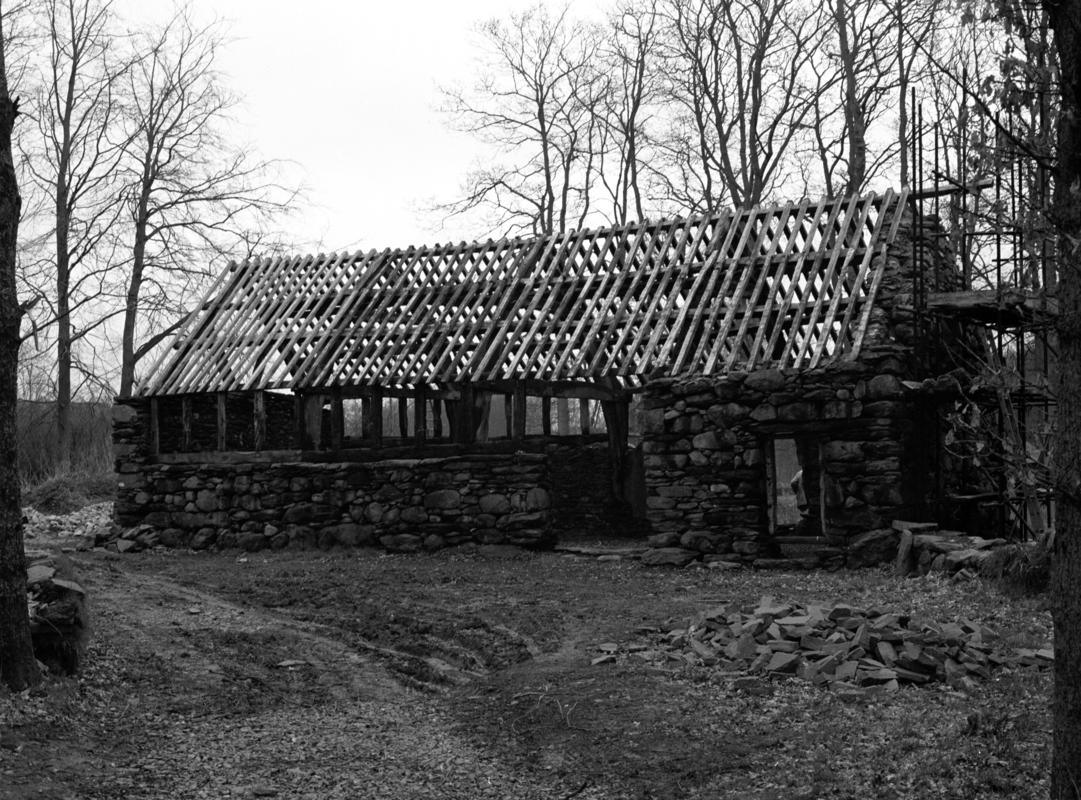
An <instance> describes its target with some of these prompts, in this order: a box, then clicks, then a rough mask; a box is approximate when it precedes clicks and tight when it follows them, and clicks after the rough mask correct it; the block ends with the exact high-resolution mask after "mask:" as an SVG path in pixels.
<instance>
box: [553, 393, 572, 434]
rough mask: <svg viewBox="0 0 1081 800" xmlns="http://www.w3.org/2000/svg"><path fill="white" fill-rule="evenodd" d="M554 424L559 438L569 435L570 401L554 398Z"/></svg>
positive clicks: (563, 398) (564, 398)
mask: <svg viewBox="0 0 1081 800" xmlns="http://www.w3.org/2000/svg"><path fill="white" fill-rule="evenodd" d="M556 423H557V426H556V431H557V432H558V433H559V435H560V436H570V435H571V401H570V400H568V399H567V398H566V397H557V398H556Z"/></svg>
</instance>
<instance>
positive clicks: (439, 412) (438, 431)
mask: <svg viewBox="0 0 1081 800" xmlns="http://www.w3.org/2000/svg"><path fill="white" fill-rule="evenodd" d="M432 437H433V438H436V439H442V438H443V401H442V400H441V399H440V398H439V397H433V398H432Z"/></svg>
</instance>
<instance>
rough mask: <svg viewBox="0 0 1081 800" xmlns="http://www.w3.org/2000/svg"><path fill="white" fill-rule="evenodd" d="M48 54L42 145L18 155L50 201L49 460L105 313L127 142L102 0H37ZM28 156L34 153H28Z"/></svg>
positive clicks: (67, 430)
mask: <svg viewBox="0 0 1081 800" xmlns="http://www.w3.org/2000/svg"><path fill="white" fill-rule="evenodd" d="M44 10H45V12H46V13H45V24H46V26H47V36H48V46H49V54H48V59H47V63H46V65H45V67H44V70H43V74H42V76H41V85H42V88H41V90H40V91H39V93H38V96H37V98H36V102H35V107H34V114H35V116H36V117H37V123H38V129H39V131H40V134H41V141H42V142H43V144H44V147H43V148H42V150H41V151H40V152H39V153H30V152H26V156H27V158H26V161H27V163H28V164H29V169H30V172H31V175H32V177H33V180H34V182H35V183H36V184H37V186H38V187H39V189H40V190H41V191H42V192H43V193H44V194H45V195H46V196H47V197H48V198H49V200H50V201H51V206H52V212H53V216H52V230H53V259H52V260H51V263H48V262H46V264H47V270H46V273H45V274H46V275H51V280H52V282H53V283H52V289H53V291H44V290H43V291H41V293H40V297H41V298H42V299H44V300H45V304H44V305H45V307H46V310H47V312H48V313H47V315H46V316H45V318H44V319H41V318H40V317H39V319H38V320H37V322H36V327H41V326H46V325H53V324H55V328H56V334H55V337H56V338H55V344H56V371H57V378H56V423H57V456H58V459H59V462H60V464H61V465H63V464H66V463H68V462H69V460H70V456H71V417H70V413H71V412H70V407H71V399H72V372H73V366H74V364H75V360H74V358H73V348H74V346H75V344H76V343H77V342H78V341H79V340H80V339H83V338H84V337H86V336H87V335H88V334H90V333H91V332H92V331H94V330H96V329H97V328H99V327H100V326H101V325H103V324H104V323H105V321H106V319H107V318H108V314H107V313H103V309H102V308H101V303H102V301H103V298H104V296H105V295H106V294H108V292H109V291H110V287H109V285H108V284H109V281H110V279H111V278H112V277H113V276H114V274H115V273H114V267H115V263H116V260H117V259H116V258H115V254H114V253H112V252H110V249H111V246H112V245H113V243H114V242H115V239H114V237H115V233H116V226H117V223H118V222H119V220H120V215H121V205H120V204H119V203H118V202H117V193H118V188H119V187H118V183H117V172H118V167H119V165H120V161H121V158H122V157H123V153H124V147H125V142H124V141H123V140H122V139H118V138H117V135H118V134H117V128H116V122H117V116H118V113H119V110H120V107H121V106H120V102H119V97H118V94H117V89H118V86H119V80H120V78H121V77H122V76H123V75H124V74H125V72H126V70H127V69H128V66H129V64H128V63H127V62H126V61H125V60H124V59H122V58H118V56H117V53H116V49H115V43H116V42H115V38H114V37H115V31H114V30H113V17H112V14H111V11H110V5H109V3H108V2H105V3H101V4H99V3H97V2H96V0H44ZM35 156H36V157H35Z"/></svg>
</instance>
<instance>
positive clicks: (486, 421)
mask: <svg viewBox="0 0 1081 800" xmlns="http://www.w3.org/2000/svg"><path fill="white" fill-rule="evenodd" d="M491 412H492V393H491V392H485V391H476V390H474V392H473V430H474V432H475V437H476V441H478V442H487V441H488V435H489V432H490V424H491Z"/></svg>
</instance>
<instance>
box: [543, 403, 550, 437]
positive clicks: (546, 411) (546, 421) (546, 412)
mask: <svg viewBox="0 0 1081 800" xmlns="http://www.w3.org/2000/svg"><path fill="white" fill-rule="evenodd" d="M541 433H543V434H544V435H545V436H551V435H552V398H551V397H542V398H541Z"/></svg>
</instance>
